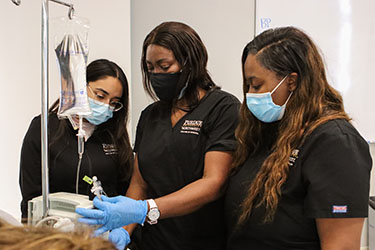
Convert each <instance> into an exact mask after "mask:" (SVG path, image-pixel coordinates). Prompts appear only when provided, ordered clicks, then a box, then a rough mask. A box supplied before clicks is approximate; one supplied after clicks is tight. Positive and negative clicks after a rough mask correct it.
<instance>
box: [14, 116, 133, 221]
mask: <svg viewBox="0 0 375 250" xmlns="http://www.w3.org/2000/svg"><path fill="white" fill-rule="evenodd" d="M40 119H41V118H40V116H37V117H35V118H34V119H33V120H32V122H31V124H30V127H29V129H28V131H27V133H26V135H25V137H24V139H23V144H22V150H21V160H20V179H19V183H20V188H21V193H22V202H21V211H22V218H27V216H28V215H27V202H28V201H29V200H31V199H32V198H34V197H37V196H39V195H42V187H41V183H42V178H41V142H40V127H41V125H40V124H41V122H40ZM48 122H49V123H48V132H49V135H50V136H49V142H50V143H51V142H52V140H53V136H51V135H53V134H55V133H56V132H57V129H58V127H59V123H60V122H66V120H62V121H60V120H59V119H58V118H57V115H56V114H55V113H52V114H50V115H49V118H48ZM76 134H77V131H75V130H73V128H72V127H71V126H70V124H69V128H68V129H67V131H66V133H65V134H64V136H63V137H62V138H60V139H59V140H58V141H56V142H55V143H53V144H52V145H51V146H50V147H49V152H48V153H49V155H48V157H49V191H50V193H55V192H68V193H75V192H76V175H77V165H78V153H77V152H78V151H77V136H76ZM85 175H87V176H89V177H92V176H94V175H95V176H97V177H98V179H99V180H100V181H101V184H102V187H103V189H104V191H105V192H106V194H107V195H108V196H116V195H124V194H125V193H126V190H127V188H128V185H129V183H128V181H127V180H124V178H121V175H120V171H119V160H118V152H117V148H116V146H115V145H114V144H112V139H111V137H110V135H109V134H108V133H107V132H105V131H99V130H95V131H94V133H93V134H92V135H91V136H90V138H89V139H88V140H87V142H85V151H84V154H83V156H82V162H81V167H80V174H79V182H78V192H79V193H80V194H84V195H89V196H90V197H91V198H92V197H93V195H92V193H91V191H90V189H91V185H89V184H88V183H86V182H85V181H83V180H82V178H83V177H84V176H85Z"/></svg>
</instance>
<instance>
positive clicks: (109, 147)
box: [102, 143, 118, 155]
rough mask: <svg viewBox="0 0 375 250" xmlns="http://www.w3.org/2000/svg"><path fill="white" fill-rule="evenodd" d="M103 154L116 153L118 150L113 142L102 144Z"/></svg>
mask: <svg viewBox="0 0 375 250" xmlns="http://www.w3.org/2000/svg"><path fill="white" fill-rule="evenodd" d="M102 146H103V151H104V154H105V155H117V154H118V151H117V148H116V146H115V144H105V143H103V144H102Z"/></svg>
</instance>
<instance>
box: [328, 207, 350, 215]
mask: <svg viewBox="0 0 375 250" xmlns="http://www.w3.org/2000/svg"><path fill="white" fill-rule="evenodd" d="M347 211H348V206H347V205H345V206H337V205H333V206H332V213H334V214H346V212H347Z"/></svg>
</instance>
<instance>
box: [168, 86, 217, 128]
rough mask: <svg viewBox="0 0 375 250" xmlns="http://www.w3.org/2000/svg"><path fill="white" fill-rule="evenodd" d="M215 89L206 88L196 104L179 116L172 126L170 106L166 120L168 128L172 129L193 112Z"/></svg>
mask: <svg viewBox="0 0 375 250" xmlns="http://www.w3.org/2000/svg"><path fill="white" fill-rule="evenodd" d="M214 90H215V89H212V88H211V89H209V90H207V92H206V94H205V95H204V96H203V97H202V99H200V100H199V101H198V104H197V106H195V107H194V108H193V109H192V110H190V111H189V112H186V113H185V114H184V115H183V116H181V118H180V119H178V121H177V122H176V123H175V124H174V126H172V108H171V109H170V110H169V122H168V124H169V126H170V128H171V129H174V128H175V127H176V126H177V125H178V124H179V123H180V122H181V121H182V120H184V118H185V117H186V116H188V115H189V114H191V113H193V112H194V110H195V109H196V108H197V107H198V106H199V105H201V104H202V103H203V102H204V101H205V100H206V99H207V97H208V96H209V95H210V94H211V93H212V92H213V91H214Z"/></svg>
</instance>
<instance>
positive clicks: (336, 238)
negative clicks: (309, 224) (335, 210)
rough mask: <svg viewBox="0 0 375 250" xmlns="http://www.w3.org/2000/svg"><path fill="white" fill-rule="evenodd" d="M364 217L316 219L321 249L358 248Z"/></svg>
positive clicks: (347, 249) (356, 249)
mask: <svg viewBox="0 0 375 250" xmlns="http://www.w3.org/2000/svg"><path fill="white" fill-rule="evenodd" d="M363 222H364V218H330V219H316V225H317V229H318V233H319V238H320V246H321V248H322V250H359V249H360V245H361V232H362V227H363Z"/></svg>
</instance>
